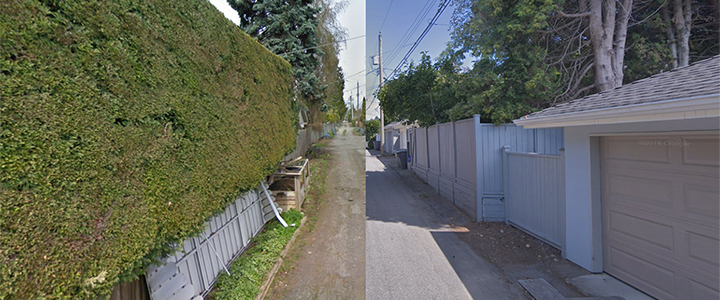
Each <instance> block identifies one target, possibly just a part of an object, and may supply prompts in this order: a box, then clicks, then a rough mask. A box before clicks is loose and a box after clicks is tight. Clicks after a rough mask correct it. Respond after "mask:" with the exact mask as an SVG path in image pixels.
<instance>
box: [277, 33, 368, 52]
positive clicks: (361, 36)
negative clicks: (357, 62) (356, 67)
mask: <svg viewBox="0 0 720 300" xmlns="http://www.w3.org/2000/svg"><path fill="white" fill-rule="evenodd" d="M364 37H365V35H364V34H363V35H359V36H355V37H351V38H347V39H344V40H339V41H335V42H333V43H327V44H322V45H317V46H313V47H307V48H303V49H298V50H293V51H288V52H284V53H280V54H278V56H280V55H285V54H290V53H295V52H301V51H305V50H310V49H315V48H320V47H323V46H327V45H332V44H335V43H340V42H347V41H352V40H356V39H359V38H364Z"/></svg>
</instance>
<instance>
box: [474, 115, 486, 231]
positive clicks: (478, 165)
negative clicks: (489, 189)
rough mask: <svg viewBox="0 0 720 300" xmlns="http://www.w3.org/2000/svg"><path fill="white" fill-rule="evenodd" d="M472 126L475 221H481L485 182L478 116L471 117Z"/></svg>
mask: <svg viewBox="0 0 720 300" xmlns="http://www.w3.org/2000/svg"><path fill="white" fill-rule="evenodd" d="M473 124H475V220H476V221H477V222H482V221H483V207H482V197H483V194H484V193H485V186H484V184H485V181H484V180H483V167H484V165H483V161H482V151H483V149H482V145H483V138H484V137H483V136H482V126H481V125H482V124H480V115H473Z"/></svg>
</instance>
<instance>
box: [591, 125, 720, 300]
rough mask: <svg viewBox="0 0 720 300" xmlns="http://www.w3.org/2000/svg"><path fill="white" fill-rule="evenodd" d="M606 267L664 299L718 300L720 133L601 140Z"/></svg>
mask: <svg viewBox="0 0 720 300" xmlns="http://www.w3.org/2000/svg"><path fill="white" fill-rule="evenodd" d="M599 147H600V151H599V154H600V185H601V207H602V250H603V251H602V256H603V260H602V264H603V269H604V271H605V272H607V273H608V274H611V275H613V276H615V277H616V278H618V279H620V280H622V281H625V282H626V283H628V284H631V285H633V286H635V287H636V288H638V289H640V290H642V291H644V292H645V293H648V294H649V295H651V296H653V297H656V298H658V299H718V298H720V293H718V282H720V278H719V276H718V270H719V267H720V265H719V264H718V260H719V258H720V252H719V250H718V248H719V246H720V241H719V240H718V236H719V235H720V232H719V229H718V227H719V226H718V224H720V219H719V216H718V215H719V212H720V192H719V190H720V187H719V185H720V178H718V174H719V173H720V169H719V167H720V166H719V163H718V162H719V159H718V158H719V157H720V151H719V148H720V138H719V135H718V132H695V133H683V134H679V133H670V134H663V133H657V134H653V135H645V136H635V135H621V136H605V137H600V141H599Z"/></svg>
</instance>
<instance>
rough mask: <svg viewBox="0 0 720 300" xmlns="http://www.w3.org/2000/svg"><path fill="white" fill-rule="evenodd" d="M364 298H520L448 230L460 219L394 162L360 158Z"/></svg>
mask: <svg viewBox="0 0 720 300" xmlns="http://www.w3.org/2000/svg"><path fill="white" fill-rule="evenodd" d="M365 164H366V201H367V204H366V225H365V227H366V231H365V240H366V252H365V255H366V270H365V272H366V288H365V293H366V299H526V298H525V296H524V295H523V294H522V291H520V290H518V289H515V288H512V287H510V282H509V280H508V279H507V278H506V277H505V276H504V275H503V274H502V272H501V271H500V270H498V269H497V267H496V266H494V265H492V264H491V263H489V262H487V261H485V260H483V259H482V258H480V257H478V256H477V255H476V254H475V252H473V250H472V249H471V248H470V247H469V246H468V245H467V244H465V243H463V242H462V241H460V240H459V239H458V236H457V234H456V232H462V231H463V230H467V229H466V228H464V227H463V226H462V224H465V223H466V222H468V220H467V217H466V216H465V215H463V214H462V213H460V212H458V211H457V209H456V208H455V207H454V206H453V205H452V204H450V203H449V202H448V201H446V200H443V199H441V198H440V197H439V196H438V195H437V193H435V192H434V191H433V190H432V188H430V186H428V185H426V184H424V183H422V182H421V181H420V180H419V179H418V178H417V177H416V176H415V175H414V174H412V173H411V172H410V171H408V170H400V169H399V164H398V162H397V161H396V160H395V158H394V157H383V158H378V157H377V156H373V155H370V153H369V152H366V156H365Z"/></svg>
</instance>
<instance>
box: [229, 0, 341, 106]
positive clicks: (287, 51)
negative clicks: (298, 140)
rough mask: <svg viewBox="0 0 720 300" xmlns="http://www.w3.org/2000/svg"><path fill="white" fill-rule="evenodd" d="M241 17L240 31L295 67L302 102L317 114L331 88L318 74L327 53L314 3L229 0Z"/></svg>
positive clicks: (319, 9)
mask: <svg viewBox="0 0 720 300" xmlns="http://www.w3.org/2000/svg"><path fill="white" fill-rule="evenodd" d="M228 3H229V4H230V6H232V7H233V8H234V9H235V10H236V11H237V12H238V14H239V15H240V28H241V29H242V30H243V31H245V32H246V33H247V34H249V35H250V36H252V37H254V38H256V39H257V40H258V42H260V43H261V44H263V45H264V46H265V47H267V48H268V49H269V50H270V51H272V52H273V53H275V54H278V55H279V56H280V57H282V58H285V59H286V60H287V61H288V62H290V64H291V65H292V66H293V68H294V70H293V75H294V77H295V84H296V85H297V88H298V91H299V92H300V95H301V96H302V98H303V99H304V100H305V101H306V102H307V104H308V106H309V107H311V108H316V109H315V111H317V110H318V109H317V108H319V106H320V105H321V100H322V98H323V96H324V95H323V92H324V90H325V89H326V88H327V86H326V85H324V84H323V82H322V80H321V79H320V78H319V77H318V75H317V73H316V70H317V69H318V66H320V58H321V57H323V56H324V54H325V53H324V52H323V51H322V50H321V49H320V48H319V47H318V37H317V28H318V20H317V14H318V13H320V11H321V8H320V7H318V6H316V5H313V0H228Z"/></svg>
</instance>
